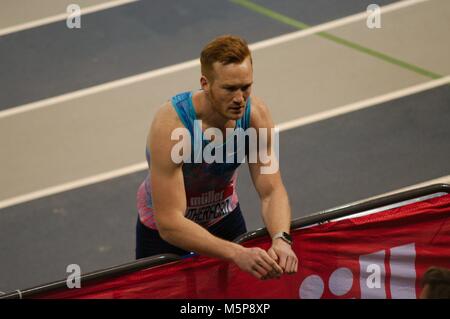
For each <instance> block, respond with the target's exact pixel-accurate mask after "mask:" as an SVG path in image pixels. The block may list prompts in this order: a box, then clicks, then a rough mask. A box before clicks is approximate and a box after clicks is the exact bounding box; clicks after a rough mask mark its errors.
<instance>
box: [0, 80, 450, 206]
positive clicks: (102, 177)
mask: <svg viewBox="0 0 450 319" xmlns="http://www.w3.org/2000/svg"><path fill="white" fill-rule="evenodd" d="M446 83H450V76H447V77H445V78H442V79H439V80H433V81H429V82H427V83H425V84H419V85H415V86H412V87H409V88H407V89H402V90H399V91H395V92H392V93H388V94H384V95H381V96H379V97H375V98H371V99H367V100H363V101H361V102H357V103H352V104H350V105H346V106H342V107H339V108H338V109H337V110H331V111H328V112H322V113H319V114H318V115H317V116H316V115H312V116H309V117H306V118H299V119H297V120H294V121H289V122H284V123H281V124H279V125H277V127H278V128H279V130H280V131H286V130H289V129H292V128H295V127H299V126H301V125H305V124H310V123H313V122H317V121H321V120H323V119H326V118H330V117H332V116H336V115H339V114H344V113H346V112H351V111H354V110H358V109H361V108H367V107H370V106H374V105H377V104H379V103H383V102H387V101H390V100H393V99H397V98H400V97H404V96H407V95H411V94H414V93H418V92H422V91H425V90H429V89H432V88H435V87H438V86H441V85H444V84H446ZM147 168H148V166H147V162H145V161H144V162H140V163H138V164H134V165H130V166H127V167H123V168H120V169H117V170H113V171H109V172H105V173H101V174H98V175H93V176H90V177H86V178H82V179H78V180H75V181H72V182H69V183H64V184H61V185H57V186H53V187H49V188H45V189H42V190H39V191H36V192H32V193H28V194H24V195H20V196H16V197H12V198H9V199H6V200H3V201H0V209H2V208H5V207H9V206H13V205H17V204H21V203H24V202H28V201H31V200H35V199H38V198H42V197H45V196H50V195H54V194H58V193H61V192H65V191H68V190H72V189H75V188H79V187H83V186H88V185H91V184H95V183H100V182H104V181H107V180H110V179H113V178H117V177H120V176H124V175H128V174H133V173H136V172H139V171H143V170H145V169H147ZM449 182H450V181H449Z"/></svg>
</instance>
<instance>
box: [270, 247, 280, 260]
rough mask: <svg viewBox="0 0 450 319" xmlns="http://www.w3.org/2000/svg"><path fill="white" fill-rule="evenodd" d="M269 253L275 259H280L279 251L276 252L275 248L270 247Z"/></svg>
mask: <svg viewBox="0 0 450 319" xmlns="http://www.w3.org/2000/svg"><path fill="white" fill-rule="evenodd" d="M267 253H268V254H269V256H270V257H271V258H272V259H273V260H275V261H278V255H277V253H276V252H275V250H273V249H272V248H270V249H269V250H268V251H267Z"/></svg>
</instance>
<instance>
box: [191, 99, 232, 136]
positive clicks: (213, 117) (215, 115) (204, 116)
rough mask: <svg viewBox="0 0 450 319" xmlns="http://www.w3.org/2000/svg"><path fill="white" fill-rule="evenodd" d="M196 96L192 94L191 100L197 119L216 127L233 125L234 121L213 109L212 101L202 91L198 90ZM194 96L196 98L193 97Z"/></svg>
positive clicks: (206, 124)
mask: <svg viewBox="0 0 450 319" xmlns="http://www.w3.org/2000/svg"><path fill="white" fill-rule="evenodd" d="M196 95H197V96H195V95H194V98H193V101H196V102H197V103H195V102H194V108H195V111H196V113H197V119H198V120H202V122H203V124H204V126H206V127H216V128H218V129H221V130H224V129H225V128H227V127H234V121H233V120H230V119H228V118H225V117H223V116H222V115H221V114H220V113H219V112H217V111H215V109H214V107H213V102H212V101H211V99H210V98H209V97H208V96H207V95H206V94H205V92H204V91H200V92H199V93H198V94H196ZM195 97H196V99H195Z"/></svg>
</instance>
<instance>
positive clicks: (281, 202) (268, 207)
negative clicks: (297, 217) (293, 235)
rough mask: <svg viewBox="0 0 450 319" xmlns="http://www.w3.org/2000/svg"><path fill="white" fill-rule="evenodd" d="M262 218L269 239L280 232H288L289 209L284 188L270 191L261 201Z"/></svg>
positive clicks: (289, 223)
mask: <svg viewBox="0 0 450 319" xmlns="http://www.w3.org/2000/svg"><path fill="white" fill-rule="evenodd" d="M262 216H263V220H264V224H265V225H266V227H267V230H268V231H269V234H270V236H271V237H272V236H273V235H274V234H276V233H278V232H281V231H284V232H289V229H290V226H291V208H290V205H289V198H288V196H287V192H286V190H285V188H284V187H280V188H278V189H276V190H274V191H272V192H271V194H270V195H269V196H267V197H266V198H263V199H262Z"/></svg>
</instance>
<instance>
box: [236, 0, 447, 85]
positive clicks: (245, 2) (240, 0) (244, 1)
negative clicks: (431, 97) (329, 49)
mask: <svg viewBox="0 0 450 319" xmlns="http://www.w3.org/2000/svg"><path fill="white" fill-rule="evenodd" d="M231 2H233V3H235V4H237V5H240V6H242V7H245V8H247V9H249V10H252V11H254V12H257V13H260V14H262V15H265V16H267V17H269V18H272V19H274V20H277V21H279V22H282V23H284V24H287V25H290V26H291V27H294V28H296V29H300V30H306V29H309V28H311V26H309V25H307V24H305V23H303V22H300V21H298V20H295V19H292V18H290V17H288V16H285V15H283V14H281V13H278V12H275V11H273V10H271V9H268V8H266V7H263V6H261V5H259V4H256V3H254V2H251V1H249V0H231ZM316 35H318V36H320V37H322V38H324V39H327V40H330V41H333V42H335V43H338V44H341V45H344V46H346V47H348V48H351V49H354V50H357V51H359V52H362V53H365V54H368V55H370V56H372V57H375V58H378V59H380V60H383V61H385V62H388V63H391V64H394V65H397V66H399V67H401V68H404V69H407V70H409V71H412V72H415V73H418V74H420V75H423V76H426V77H429V78H432V79H439V78H442V77H443V76H442V75H439V74H436V73H434V72H431V71H428V70H425V69H423V68H421V67H418V66H415V65H413V64H410V63H408V62H405V61H401V60H399V59H397V58H394V57H391V56H389V55H387V54H384V53H381V52H379V51H376V50H373V49H369V48H366V47H364V46H362V45H359V44H357V43H354V42H351V41H348V40H345V39H343V38H340V37H338V36H335V35H332V34H331V33H328V32H318V33H317V34H316Z"/></svg>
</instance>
